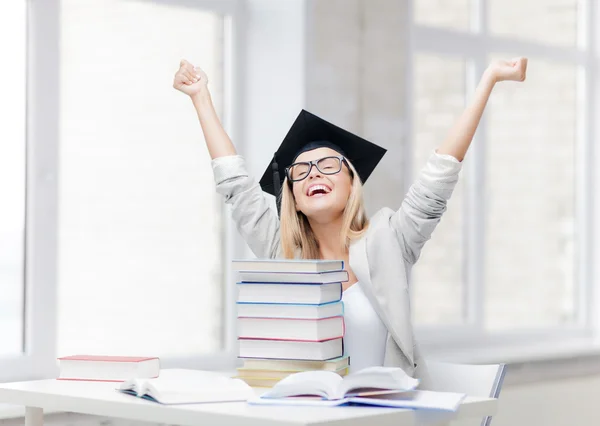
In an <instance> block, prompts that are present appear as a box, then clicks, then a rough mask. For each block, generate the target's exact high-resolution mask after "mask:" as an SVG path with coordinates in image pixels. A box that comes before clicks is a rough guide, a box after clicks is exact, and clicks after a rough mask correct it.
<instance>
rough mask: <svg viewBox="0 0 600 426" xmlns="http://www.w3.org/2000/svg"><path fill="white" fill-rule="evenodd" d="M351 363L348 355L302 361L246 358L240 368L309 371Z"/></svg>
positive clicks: (338, 367) (330, 369)
mask: <svg viewBox="0 0 600 426" xmlns="http://www.w3.org/2000/svg"><path fill="white" fill-rule="evenodd" d="M348 365H350V363H349V358H348V356H347V355H346V356H342V357H340V358H334V359H329V360H327V361H301V360H295V359H292V360H288V359H244V360H243V367H240V368H238V370H261V371H264V370H270V371H293V372H300V371H308V370H326V371H337V370H339V369H342V368H347V367H348Z"/></svg>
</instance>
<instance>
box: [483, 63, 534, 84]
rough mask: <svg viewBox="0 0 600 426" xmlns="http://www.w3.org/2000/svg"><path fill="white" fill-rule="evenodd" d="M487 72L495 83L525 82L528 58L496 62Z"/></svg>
mask: <svg viewBox="0 0 600 426" xmlns="http://www.w3.org/2000/svg"><path fill="white" fill-rule="evenodd" d="M487 71H488V72H489V73H490V74H491V76H492V77H493V78H494V80H495V81H504V80H512V81H525V75H526V72H527V58H513V59H511V60H510V61H504V60H501V61H494V62H492V63H491V64H490V66H489V67H488V69H487Z"/></svg>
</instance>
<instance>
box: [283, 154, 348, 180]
mask: <svg viewBox="0 0 600 426" xmlns="http://www.w3.org/2000/svg"><path fill="white" fill-rule="evenodd" d="M342 163H345V164H346V167H348V169H350V167H349V166H348V162H347V161H346V158H344V157H343V156H341V155H340V156H338V157H323V158H319V159H318V160H314V161H300V162H298V163H294V164H292V165H291V166H289V167H286V169H285V174H286V175H287V178H288V179H289V180H290V181H292V182H298V181H301V180H304V179H306V178H307V177H308V175H309V174H310V171H311V170H312V167H313V166H315V167H316V168H317V170H318V171H320V172H321V173H323V174H324V175H335V174H336V173H339V172H340V171H341V170H342Z"/></svg>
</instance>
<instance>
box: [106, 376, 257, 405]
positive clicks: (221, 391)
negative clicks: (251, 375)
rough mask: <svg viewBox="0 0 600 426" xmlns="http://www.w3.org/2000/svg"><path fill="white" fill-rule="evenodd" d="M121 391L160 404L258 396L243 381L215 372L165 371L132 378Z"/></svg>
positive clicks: (195, 402) (223, 400)
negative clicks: (148, 377) (152, 376)
mask: <svg viewBox="0 0 600 426" xmlns="http://www.w3.org/2000/svg"><path fill="white" fill-rule="evenodd" d="M117 390H118V391H120V392H123V393H126V394H129V395H133V396H137V397H139V398H144V399H147V400H150V401H154V402H158V403H160V404H197V403H205V402H226V401H246V400H248V399H249V398H253V397H254V396H255V395H256V394H255V393H254V390H253V389H252V388H251V387H250V386H248V385H247V384H246V383H245V382H244V381H242V380H240V379H232V378H231V377H229V376H227V375H225V374H222V373H218V372H212V371H199V370H184V369H164V370H160V375H159V377H157V378H155V379H132V380H128V381H126V382H124V383H122V384H121V386H119V388H118V389H117Z"/></svg>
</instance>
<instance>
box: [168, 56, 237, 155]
mask: <svg viewBox="0 0 600 426" xmlns="http://www.w3.org/2000/svg"><path fill="white" fill-rule="evenodd" d="M173 87H174V88H175V89H177V90H179V91H181V92H183V93H185V94H186V95H188V96H189V97H190V98H191V99H192V102H193V104H194V108H196V113H197V115H198V120H200V126H201V127H202V132H203V133H204V139H205V140H206V147H207V148H208V153H209V154H210V157H211V158H212V159H213V160H214V159H215V158H219V157H224V156H227V155H236V154H237V152H236V150H235V147H234V146H233V143H232V142H231V139H229V135H228V134H227V132H225V129H224V128H223V125H222V124H221V121H220V120H219V117H218V116H217V112H216V111H215V107H214V105H213V102H212V98H211V96H210V91H209V90H208V77H207V76H206V73H205V72H204V71H202V69H200V68H197V67H194V66H193V65H192V64H190V63H189V62H188V61H186V60H185V59H183V60H181V63H180V64H179V70H178V71H177V73H176V74H175V78H174V80H173Z"/></svg>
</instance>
